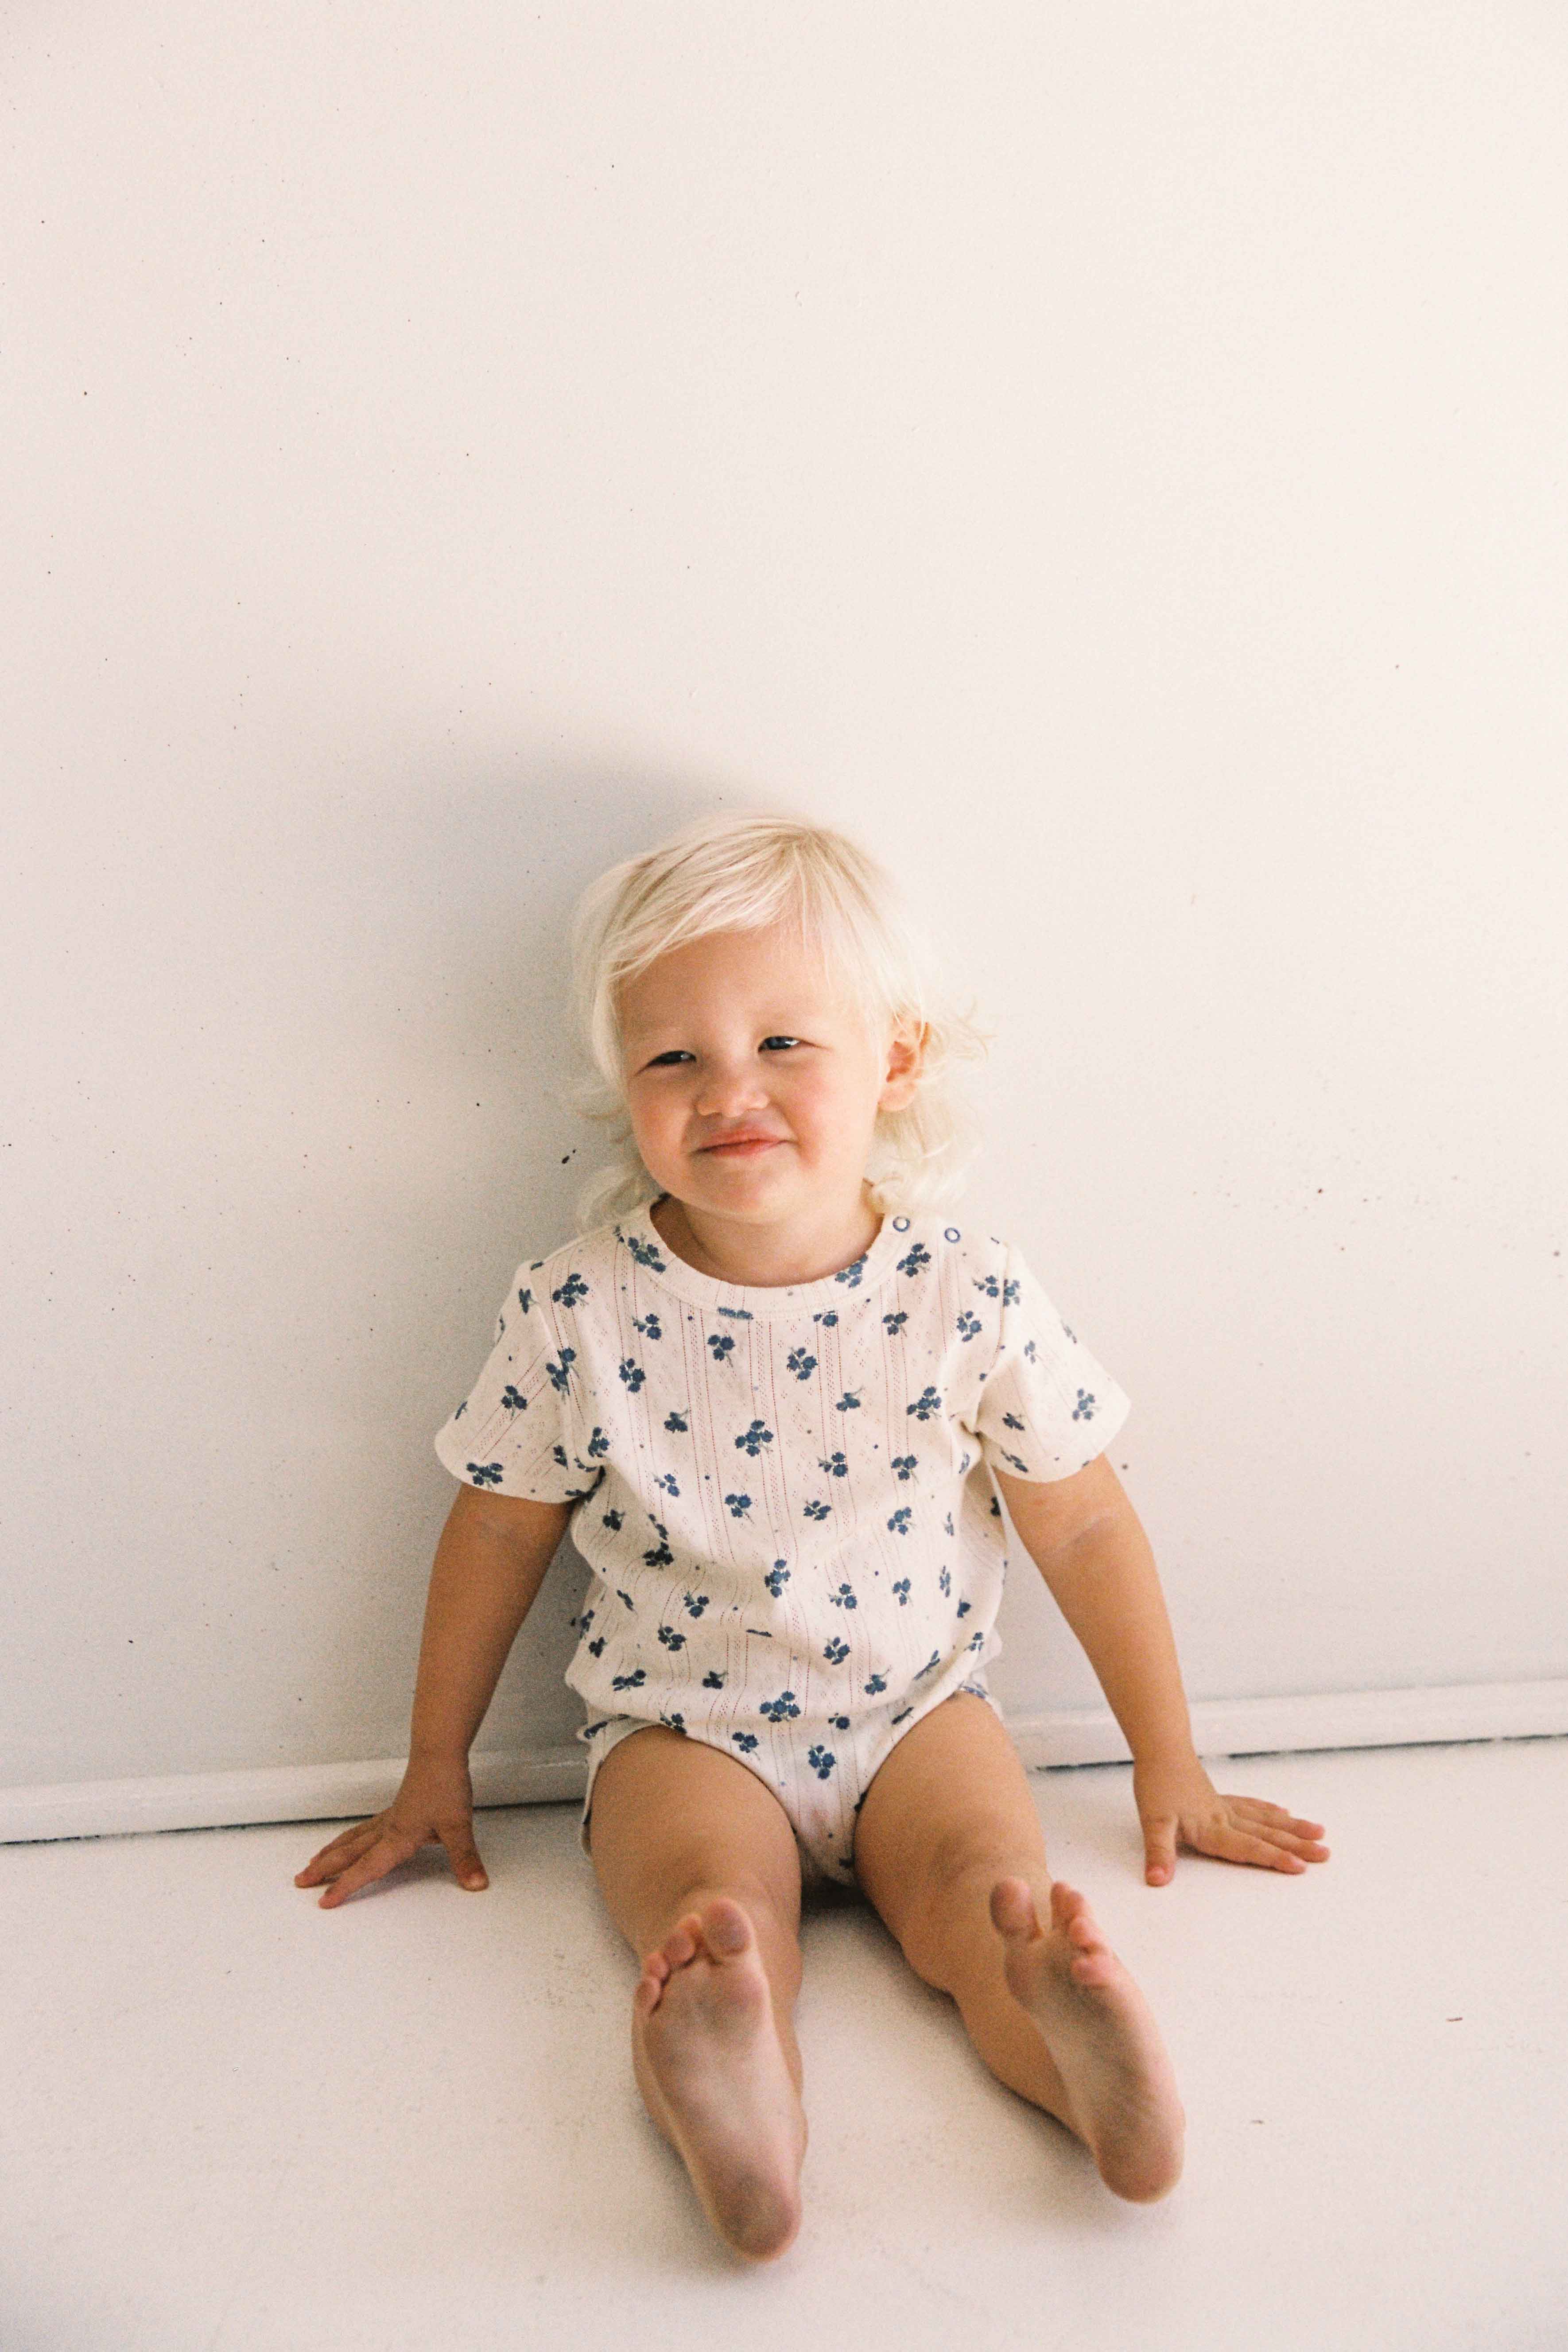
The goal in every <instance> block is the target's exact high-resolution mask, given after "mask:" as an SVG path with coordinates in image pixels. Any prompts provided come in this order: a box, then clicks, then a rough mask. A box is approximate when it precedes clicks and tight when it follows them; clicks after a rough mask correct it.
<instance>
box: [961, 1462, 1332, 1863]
mask: <svg viewBox="0 0 1568 2352" xmlns="http://www.w3.org/2000/svg"><path fill="white" fill-rule="evenodd" d="M995 1477H996V1483H997V1485H998V1486H1000V1487H1001V1489H1002V1498H1003V1500H1004V1502H1005V1504H1006V1506H1007V1511H1008V1516H1009V1517H1011V1519H1012V1521H1013V1524H1014V1526H1015V1527H1016V1528H1017V1530H1018V1534H1019V1536H1020V1538H1022V1540H1023V1542H1024V1544H1025V1546H1026V1549H1027V1550H1028V1553H1029V1556H1030V1558H1031V1559H1033V1560H1034V1562H1035V1565H1036V1567H1037V1569H1038V1570H1039V1571H1040V1574H1041V1575H1042V1576H1043V1577H1044V1578H1045V1580H1046V1582H1047V1584H1048V1585H1049V1587H1050V1589H1051V1591H1052V1593H1053V1595H1054V1596H1055V1599H1056V1601H1057V1605H1058V1608H1059V1609H1060V1611H1061V1612H1062V1615H1063V1616H1064V1617H1065V1618H1066V1619H1067V1621H1068V1624H1069V1625H1070V1626H1071V1627H1072V1630H1073V1632H1074V1633H1076V1634H1077V1636H1078V1638H1079V1642H1081V1643H1082V1644H1083V1647H1084V1651H1085V1653H1086V1654H1087V1656H1088V1658H1089V1664H1090V1665H1091V1666H1092V1667H1093V1668H1094V1671H1095V1674H1096V1675H1098V1677H1099V1680H1100V1688H1101V1689H1102V1690H1103V1691H1104V1693H1105V1696H1106V1697H1107V1698H1108V1699H1109V1700H1110V1711H1111V1713H1112V1714H1113V1715H1114V1716H1115V1717H1116V1720H1117V1722H1118V1723H1119V1724H1120V1725H1121V1729H1122V1732H1123V1733H1124V1735H1125V1737H1126V1740H1127V1745H1128V1747H1129V1748H1131V1750H1132V1794H1133V1799H1134V1801H1135V1802H1136V1804H1137V1807H1138V1815H1139V1819H1140V1821H1141V1822H1142V1825H1143V1846H1144V1876H1145V1878H1146V1879H1147V1880H1148V1882H1149V1884H1150V1885H1151V1886H1163V1885H1164V1884H1165V1882H1166V1881H1167V1880H1168V1879H1169V1878H1170V1877H1171V1875H1172V1874H1173V1871H1174V1869H1175V1866H1176V1843H1177V1840H1178V1838H1179V1839H1180V1840H1181V1841H1182V1842H1183V1843H1184V1844H1186V1845H1189V1846H1192V1847H1194V1849H1195V1850H1196V1851H1197V1852H1198V1853H1212V1854H1216V1855H1218V1856H1219V1857H1220V1859H1221V1860H1223V1861H1226V1862H1252V1863H1261V1864H1264V1865H1265V1866H1267V1867H1268V1868H1270V1869H1273V1870H1289V1871H1300V1870H1304V1869H1305V1867H1306V1865H1307V1864H1308V1863H1309V1862H1326V1861H1327V1860H1328V1853H1329V1850H1328V1848H1327V1846H1324V1845H1320V1844H1318V1843H1316V1841H1317V1839H1318V1838H1319V1836H1320V1835H1321V1832H1322V1826H1323V1825H1322V1823H1321V1822H1299V1821H1296V1820H1295V1819H1294V1818H1293V1817H1292V1816H1291V1815H1290V1814H1289V1813H1288V1812H1286V1811H1284V1810H1283V1809H1282V1808H1281V1807H1280V1806H1279V1805H1269V1804H1265V1803H1263V1802H1262V1801H1261V1800H1259V1799H1258V1798H1255V1797H1222V1796H1220V1795H1218V1794H1217V1793H1216V1792H1215V1786H1214V1783H1213V1782H1212V1780H1210V1779H1209V1777H1208V1774H1207V1773H1206V1772H1205V1770H1204V1768H1203V1766H1202V1764H1200V1763H1199V1761H1198V1758H1197V1753H1196V1750H1195V1749H1194V1746H1193V1733H1192V1725H1191V1722H1190V1720H1189V1718H1188V1715H1187V1701H1186V1695H1185V1693H1184V1690H1183V1688H1182V1675H1181V1668H1180V1666H1179V1665H1178V1664H1177V1663H1176V1645H1175V1642H1174V1640H1173V1636H1172V1633H1171V1621H1170V1618H1169V1616H1168V1615H1167V1614H1166V1611H1165V1598H1164V1594H1163V1592H1162V1591H1161V1589H1160V1579H1159V1574H1158V1572H1157V1570H1156V1569H1155V1566H1154V1555H1153V1552H1152V1549H1151V1548H1150V1543H1149V1538H1148V1537H1147V1536H1146V1535H1145V1533H1144V1532H1143V1528H1142V1522H1141V1520H1140V1519H1139V1517H1138V1514H1137V1512H1136V1511H1135V1510H1134V1509H1133V1507H1132V1506H1131V1502H1130V1501H1129V1500H1128V1498H1127V1495H1126V1492H1125V1490H1124V1489H1123V1487H1122V1485H1121V1480H1120V1479H1119V1478H1118V1477H1117V1475H1116V1473H1115V1471H1114V1470H1113V1469H1112V1468H1111V1466H1110V1463H1109V1461H1107V1459H1106V1457H1105V1455H1104V1454H1100V1456H1099V1457H1098V1458H1097V1459H1096V1460H1095V1461H1093V1462H1091V1463H1089V1465H1088V1467H1087V1468H1086V1469H1083V1470H1079V1471H1078V1472H1077V1473H1076V1474H1075V1475H1073V1476H1072V1477H1070V1478H1059V1479H1055V1480H1052V1481H1048V1482H1041V1481H1037V1480H1031V1479H1026V1478H1013V1477H1009V1476H1008V1475H1006V1474H1005V1472H1003V1471H1000V1470H999V1471H997V1472H996V1473H995Z"/></svg>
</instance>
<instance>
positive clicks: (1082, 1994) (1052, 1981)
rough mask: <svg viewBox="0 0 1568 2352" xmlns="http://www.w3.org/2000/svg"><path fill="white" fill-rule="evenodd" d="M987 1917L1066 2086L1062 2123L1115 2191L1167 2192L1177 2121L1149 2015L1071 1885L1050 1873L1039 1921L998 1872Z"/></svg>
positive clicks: (1025, 1892)
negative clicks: (1043, 1920) (1047, 1910)
mask: <svg viewBox="0 0 1568 2352" xmlns="http://www.w3.org/2000/svg"><path fill="white" fill-rule="evenodd" d="M991 1924H992V1926H993V1927H994V1928H995V1929H996V1930H997V1933H998V1934H999V1935H1000V1936H1002V1937H1003V1938H1004V1939H1005V1944H1006V1951H1005V1956H1004V1959H1003V1966H1004V1968H1005V1970H1006V1976H1007V1982H1008V1984H1009V1986H1010V1987H1011V1988H1012V1991H1013V1997H1014V1999H1015V2000H1017V2001H1019V2002H1021V2003H1022V2005H1023V2007H1024V2008H1025V2009H1026V2010H1027V2011H1028V2012H1029V2015H1030V2016H1031V2017H1032V2018H1033V2019H1034V2021H1035V2023H1036V2024H1037V2026H1038V2027H1039V2030H1040V2032H1041V2035H1042V2036H1043V2038H1044V2040H1045V2043H1046V2046H1047V2049H1048V2050H1049V2052H1050V2054H1051V2057H1052V2060H1053V2061H1054V2063H1055V2065H1056V2069H1057V2072H1058V2074H1059V2075H1060V2077H1061V2080H1062V2084H1063V2087H1064V2089H1065V2091H1066V2093H1067V2103H1068V2113H1067V2115H1066V2116H1064V2117H1063V2121H1064V2122H1066V2123H1067V2124H1068V2126H1069V2127H1070V2128H1071V2129H1072V2130H1073V2131H1075V2132H1076V2133H1077V2134H1078V2136H1079V2139H1081V2140H1082V2141H1083V2142H1084V2144H1085V2146H1086V2147H1088V2148H1089V2152H1090V2154H1091V2155H1092V2156H1093V2158H1094V2160H1095V2163H1096V2164H1097V2165H1098V2166H1099V2168H1100V2179H1102V2180H1103V2181H1104V2182H1105V2184H1106V2186H1107V2187H1108V2188H1110V2189H1114V2190H1115V2191H1116V2193H1117V2195H1118V2196H1119V2197H1127V2198H1131V2200H1133V2201H1134V2202H1135V2203H1138V2204H1149V2203H1152V2201H1153V2200H1154V2199H1155V2198H1157V2197H1163V2196H1164V2195H1165V2194H1166V2192H1167V2191H1168V2190H1170V2189H1173V2188H1174V2187H1175V2185H1176V2182H1177V2180H1178V2179H1179V2178H1180V2176H1181V2170H1182V2139H1183V2134H1184V2129H1185V2126H1186V2117H1185V2115H1184V2112H1183V2108H1182V2102H1181V2100H1180V2098H1179V2097H1178V2096H1177V2093H1176V2077H1175V2072H1174V2070H1173V2067H1172V2064H1171V2061H1170V2057H1169V2055H1168V2053H1167V2052H1166V2049H1165V2045H1164V2043H1163V2041H1162V2040H1161V2038H1160V2029H1159V2027H1158V2026H1157V2025H1156V2024H1155V2022H1154V2018H1153V2012H1152V2010H1151V2009H1150V2007H1149V2004H1148V2002H1147V2001H1146V2000H1144V1998H1143V1996H1142V1993H1141V1992H1140V1991H1139V1990H1138V1988H1137V1986H1136V1985H1135V1984H1134V1983H1133V1981H1132V1979H1131V1977H1130V1976H1129V1975H1128V1973H1127V1971H1126V1969H1124V1968H1123V1967H1122V1965H1121V1961H1120V1960H1119V1959H1118V1958H1117V1957H1116V1955H1115V1953H1114V1952H1113V1951H1112V1950H1111V1948H1110V1945H1109V1944H1107V1943H1106V1941H1105V1939H1104V1937H1102V1936H1101V1934H1100V1928H1099V1926H1098V1924H1097V1922H1096V1920H1095V1916H1094V1914H1093V1913H1092V1911H1090V1909H1089V1904H1088V1902H1087V1900H1086V1899H1085V1897H1084V1896H1083V1895H1079V1893H1078V1891H1077V1890H1076V1888H1074V1887H1071V1886H1064V1885H1063V1884H1062V1882H1061V1880H1060V1879H1059V1878H1058V1879H1057V1880H1056V1881H1055V1882H1054V1883H1053V1885H1052V1887H1051V1921H1050V1926H1049V1927H1048V1928H1043V1927H1041V1925H1040V1918H1039V1913H1038V1911H1037V1908H1036V1905H1035V1897H1034V1893H1033V1890H1032V1889H1031V1887H1030V1885H1029V1883H1028V1881H1027V1879H1025V1878H999V1879H998V1880H997V1882H996V1884H995V1885H994V1887H993V1888H992V1890H991Z"/></svg>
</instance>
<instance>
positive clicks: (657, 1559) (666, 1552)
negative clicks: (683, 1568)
mask: <svg viewBox="0 0 1568 2352" xmlns="http://www.w3.org/2000/svg"><path fill="white" fill-rule="evenodd" d="M674 1558H675V1554H674V1553H673V1552H672V1551H671V1550H670V1549H669V1546H668V1543H661V1544H658V1545H656V1547H655V1548H654V1549H653V1550H652V1551H645V1552H644V1554H643V1556H642V1564H643V1566H644V1567H645V1568H668V1567H669V1565H670V1563H671V1562H672V1561H673V1559H674Z"/></svg>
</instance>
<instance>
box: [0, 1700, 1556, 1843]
mask: <svg viewBox="0 0 1568 2352" xmlns="http://www.w3.org/2000/svg"><path fill="white" fill-rule="evenodd" d="M1192 1718H1193V1739H1194V1746H1195V1747H1196V1748H1197V1751H1198V1754H1199V1755H1200V1756H1211V1757H1212V1756H1262V1755H1269V1754H1279V1753H1283V1752H1287V1751H1292V1750H1305V1749H1310V1748H1405V1747H1419V1746H1426V1745H1429V1744H1443V1745H1446V1744H1447V1742H1449V1741H1451V1740H1466V1739H1539V1738H1552V1737H1561V1736H1563V1735H1565V1734H1568V1682H1537V1683H1465V1684H1459V1685H1457V1686H1455V1687H1454V1688H1452V1689H1448V1690H1386V1691H1325V1692H1319V1693H1315V1694H1308V1695H1306V1696H1300V1697H1287V1698H1231V1699H1206V1700H1205V1699H1199V1700H1196V1701H1194V1705H1193V1707H1192ZM1007 1722H1008V1728H1009V1729H1010V1731H1011V1732H1012V1735H1013V1739H1014V1743H1015V1745H1016V1748H1017V1750H1018V1753H1019V1755H1020V1756H1021V1757H1022V1759H1023V1760H1024V1762H1025V1763H1026V1765H1028V1766H1029V1767H1030V1768H1031V1769H1035V1770H1047V1769H1051V1768H1053V1767H1055V1766H1058V1765H1063V1764H1118V1763H1125V1762H1126V1761H1127V1760H1128V1750H1127V1743H1126V1741H1125V1740H1124V1739H1123V1738H1122V1737H1121V1732H1120V1730H1119V1729H1118V1728H1117V1726H1116V1722H1115V1719H1114V1717H1112V1716H1111V1715H1110V1711H1109V1709H1107V1708H1103V1707H1084V1708H1060V1709H1058V1710H1056V1711H1054V1712H1044V1713H1040V1714H1035V1715H1024V1714H1016V1713H1010V1714H1009V1715H1008V1717H1007ZM404 1762H405V1759H404V1758H402V1757H401V1756H393V1757H385V1758H381V1759H375V1760H373V1761H371V1762H368V1763H357V1764H297V1765H284V1766H280V1767H275V1768H273V1769H268V1770H263V1771H256V1772H189V1773H185V1772H182V1773H177V1774H175V1775H174V1776H172V1777H171V1778H168V1779H164V1780H67V1781H62V1782H59V1783H58V1784H57V1785H55V1786H53V1787H46V1788H30V1789H29V1788H22V1789H5V1790H0V1844H3V1845H16V1844H23V1843H30V1842H32V1841H35V1840H40V1841H41V1840H46V1839H52V1838H86V1837H123V1836H126V1835H128V1834H132V1833H134V1832H139V1831H145V1830H205V1829H232V1828H239V1827H242V1826H247V1825H249V1824H252V1823H256V1822H336V1821H352V1820H354V1819H355V1818H356V1817H363V1816H364V1815H365V1814H368V1813H374V1812H379V1811H380V1810H381V1808H382V1807H383V1806H384V1805H389V1804H390V1803H391V1802H392V1800H393V1798H394V1797H395V1795H396V1793H397V1788H398V1783H399V1782H400V1780H402V1778H403V1768H404ZM470 1769H471V1771H472V1774H473V1782H474V1802H475V1804H476V1806H484V1805H541V1804H543V1805H552V1804H563V1803H572V1802H574V1801H575V1802H579V1803H580V1802H581V1801H582V1797H583V1792H584V1789H585V1787H586V1785H587V1770H588V1768H587V1759H586V1758H585V1756H584V1753H583V1750H582V1748H581V1747H580V1746H578V1745H577V1744H576V1743H575V1742H574V1743H573V1744H571V1745H570V1746H565V1747H560V1748H546V1749H543V1750H537V1751H535V1752H534V1753H532V1754H526V1753H522V1752H520V1751H516V1750H510V1751H508V1750H494V1749H492V1750H489V1751H487V1750H483V1749H481V1750H479V1752H478V1753H476V1754H475V1755H474V1756H473V1758H472V1759H470Z"/></svg>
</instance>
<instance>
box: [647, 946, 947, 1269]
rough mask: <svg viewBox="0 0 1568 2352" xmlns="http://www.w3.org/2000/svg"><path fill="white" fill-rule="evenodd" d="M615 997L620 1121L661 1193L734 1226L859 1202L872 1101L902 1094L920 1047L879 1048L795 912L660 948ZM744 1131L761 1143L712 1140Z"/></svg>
mask: <svg viewBox="0 0 1568 2352" xmlns="http://www.w3.org/2000/svg"><path fill="white" fill-rule="evenodd" d="M619 1001H620V1012H621V1026H622V1034H623V1038H624V1041H625V1059H624V1063H623V1068H624V1071H625V1083H626V1104H627V1109H628V1111H629V1114H630V1117H631V1122H632V1131H633V1134H634V1135H635V1136H636V1138H637V1149H638V1150H639V1151H640V1152H641V1154H642V1158H643V1164H644V1166H645V1167H646V1168H647V1171H648V1174H649V1175H650V1176H652V1177H653V1178H654V1180H655V1181H656V1182H657V1183H658V1185H659V1186H660V1187H661V1188H662V1189H663V1190H664V1191H665V1192H670V1193H673V1194H674V1196H675V1198H676V1199H677V1200H678V1201H680V1202H684V1203H688V1204H689V1205H690V1206H692V1207H694V1208H696V1209H698V1210H699V1211H706V1212H707V1213H709V1214H710V1215H712V1216H720V1217H728V1218H734V1219H737V1220H739V1221H740V1222H742V1223H756V1224H776V1223H781V1222H784V1221H787V1220H789V1219H791V1218H793V1217H795V1216H796V1215H798V1214H799V1213H801V1212H802V1211H803V1210H804V1211H806V1212H807V1213H810V1214H812V1215H813V1216H816V1215H818V1214H826V1215H831V1214H833V1213H835V1212H836V1211H837V1210H839V1209H842V1210H843V1211H845V1212H846V1213H851V1212H853V1211H854V1209H855V1208H857V1207H858V1204H859V1201H860V1191H861V1185H862V1182H863V1180H864V1178H865V1173H866V1162H867V1160H868V1156H869V1153H870V1149H871V1139H872V1136H873V1133H874V1131H875V1129H876V1124H877V1114H878V1111H879V1109H885V1110H899V1109H901V1108H903V1107H904V1105H905V1104H906V1103H907V1102H908V1101H909V1099H910V1096H911V1095H912V1094H913V1092H914V1088H915V1082H916V1077H917V1076H918V1069H919V1058H918V1051H917V1047H916V1045H915V1043H914V1041H913V1040H910V1039H906V1038H903V1037H895V1038H894V1039H892V1041H891V1042H890V1043H889V1045H888V1047H887V1050H886V1051H885V1052H884V1050H883V1042H882V1039H881V1037H880V1035H879V1034H872V1032H871V1029H870V1027H869V1025H868V1021H867V1019H866V1016H865V1015H864V1014H863V1013H861V1012H860V1011H859V1009H858V1006H857V1005H856V1004H855V1003H853V1002H852V1001H851V1000H850V999H849V998H848V997H847V994H846V993H845V991H844V984H843V983H840V982H837V981H836V980H835V979H833V978H832V977H831V976H829V975H826V974H824V973H823V972H821V971H819V970H818V968H817V966H816V962H815V961H813V960H812V959H811V958H809V957H808V956H807V955H806V954H805V950H804V949H803V946H802V943H801V941H800V939H799V935H798V933H797V931H796V929H795V927H794V925H793V924H775V925H773V926H771V927H770V928H769V929H765V930H755V931H722V932H718V933H715V934H712V935H710V937H709V938H707V939H701V940H691V941H689V943H688V944H687V945H685V946H684V947H679V948H672V949H671V950H669V951H668V953H667V954H665V955H662V956H660V957H659V959H658V961H657V962H656V963H653V964H650V965H649V966H648V968H647V971H644V972H641V973H639V974H638V976H637V979H635V980H633V981H630V982H626V983H624V984H623V986H622V989H621V991H620V1000H619ZM742 1134H745V1135H760V1136H763V1137H765V1138H766V1139H767V1140H766V1141H765V1142H764V1143H763V1144H761V1145H755V1146H752V1148H750V1149H746V1150H731V1151H726V1150H714V1149H713V1148H712V1147H713V1146H714V1145H715V1144H716V1143H718V1142H719V1141H721V1139H722V1138H724V1137H725V1136H730V1135H742Z"/></svg>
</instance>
